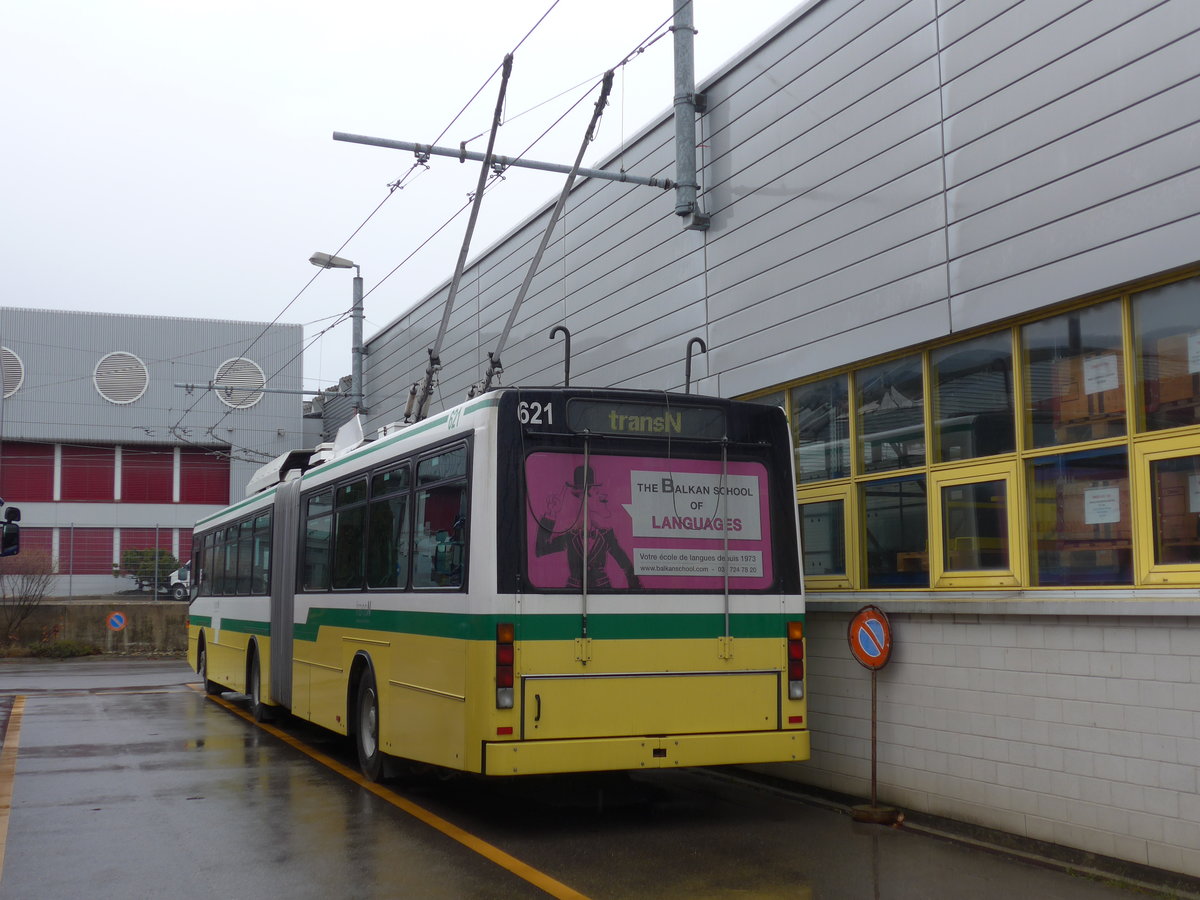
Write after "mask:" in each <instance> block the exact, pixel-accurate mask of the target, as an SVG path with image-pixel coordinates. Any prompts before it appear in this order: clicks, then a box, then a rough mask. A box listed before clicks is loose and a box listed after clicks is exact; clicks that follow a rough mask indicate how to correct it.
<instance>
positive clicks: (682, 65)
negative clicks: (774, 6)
mask: <svg viewBox="0 0 1200 900" xmlns="http://www.w3.org/2000/svg"><path fill="white" fill-rule="evenodd" d="M672 3H678V4H679V5H678V6H677V7H676V9H675V24H674V25H672V26H671V31H672V32H673V34H674V36H675V181H676V184H675V215H677V216H690V218H689V219H688V220H687V224H685V225H684V227H685V228H687V229H689V230H691V231H704V230H705V229H707V228H708V226H709V217H708V216H706V215H704V214H703V213H701V212H700V203H699V201H698V200H697V195H698V194H699V191H700V179H699V177H698V175H697V172H696V146H697V141H696V108H697V105H698V104H697V99H698V95H697V94H696V58H695V51H694V47H693V43H694V41H693V39H694V37H695V35H696V28H695V26H694V25H693V24H692V2H691V0H672Z"/></svg>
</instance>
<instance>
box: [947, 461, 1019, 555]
mask: <svg viewBox="0 0 1200 900" xmlns="http://www.w3.org/2000/svg"><path fill="white" fill-rule="evenodd" d="M1007 487H1008V486H1007V484H1006V483H1005V482H1004V480H1003V479H999V480H996V481H980V482H975V483H973V484H953V485H946V486H945V487H943V488H942V548H943V554H944V556H943V560H944V565H945V568H946V570H947V571H955V572H966V571H978V570H982V569H1008V568H1010V566H1009V561H1008V495H1007Z"/></svg>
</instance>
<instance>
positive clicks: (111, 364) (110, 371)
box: [92, 350, 150, 403]
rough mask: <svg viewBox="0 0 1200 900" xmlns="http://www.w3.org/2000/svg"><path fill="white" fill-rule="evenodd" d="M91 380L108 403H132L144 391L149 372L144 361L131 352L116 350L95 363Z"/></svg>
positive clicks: (147, 382) (147, 383)
mask: <svg viewBox="0 0 1200 900" xmlns="http://www.w3.org/2000/svg"><path fill="white" fill-rule="evenodd" d="M92 381H94V382H95V384H96V390H97V391H98V392H99V394H100V396H101V397H103V398H104V399H105V400H107V401H108V402H109V403H132V402H133V401H134V400H137V399H139V398H140V397H141V396H142V394H144V393H146V386H147V385H149V383H150V374H149V372H147V371H146V364H145V363H144V362H142V361H141V360H140V359H138V358H137V357H136V356H134V355H133V354H132V353H126V352H125V351H123V350H118V351H117V352H116V353H110V354H108V356H106V357H104V359H102V360H100V362H98V363H96V373H95V375H93V376H92Z"/></svg>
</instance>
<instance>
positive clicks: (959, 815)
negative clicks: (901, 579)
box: [770, 612, 1200, 876]
mask: <svg viewBox="0 0 1200 900" xmlns="http://www.w3.org/2000/svg"><path fill="white" fill-rule="evenodd" d="M850 614H851V613H845V614H842V613H828V612H810V613H809V617H808V672H809V704H810V713H809V716H810V722H811V726H812V730H813V738H812V759H811V760H810V761H809V762H807V763H804V764H798V765H788V766H780V767H776V768H772V769H771V770H770V771H771V772H772V774H776V775H782V776H783V777H786V778H790V779H793V780H796V781H800V782H803V783H806V784H812V785H815V786H818V787H823V788H827V789H830V790H836V791H841V792H843V793H848V794H853V795H856V796H861V797H867V796H869V795H870V760H871V748H870V735H871V728H870V697H871V693H870V691H871V676H870V673H869V672H868V671H867V670H866V669H864V668H862V667H861V666H859V665H858V664H857V663H856V662H854V661H853V660H852V658H851V657H850V652H849V648H848V647H847V644H846V624H847V622H848V621H849V616H850ZM889 618H890V620H891V623H892V628H893V631H894V634H895V645H894V649H893V657H892V661H891V663H890V664H889V665H888V666H887V667H886V668H885V669H883V670H882V671H881V672H880V673H879V676H878V688H879V701H878V707H879V724H878V732H879V746H878V777H879V786H878V792H879V799H880V802H881V803H890V804H894V805H897V806H899V807H901V808H907V809H910V810H920V811H923V812H929V813H933V814H936V815H940V816H946V817H949V818H953V819H958V820H960V821H965V822H971V823H975V824H979V825H983V826H987V827H990V828H997V829H1001V830H1003V831H1008V832H1011V833H1014V834H1018V835H1024V836H1027V837H1031V838H1036V839H1038V840H1044V841H1052V842H1054V843H1058V844H1064V845H1068V846H1071V847H1076V848H1079V849H1083V850H1088V851H1091V852H1095V853H1100V854H1104V855H1106V856H1112V857H1117V858H1120V859H1126V860H1130V861H1132V862H1136V863H1141V864H1144V865H1151V866H1157V867H1160V868H1164V869H1169V870H1171V871H1176V872H1182V873H1186V874H1188V875H1193V876H1200V618H1197V617H1185V616H1180V617H1149V616H1139V617H1134V616H1078V617H1075V616H1064V615H1045V616H1042V615H1026V616H1020V615H994V616H993V615H978V616H977V615H963V614H946V615H936V614H915V613H910V614H898V613H889Z"/></svg>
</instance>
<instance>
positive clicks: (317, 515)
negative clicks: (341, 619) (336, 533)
mask: <svg viewBox="0 0 1200 900" xmlns="http://www.w3.org/2000/svg"><path fill="white" fill-rule="evenodd" d="M304 510H305V515H304V548H303V559H302V560H301V578H300V587H301V590H305V591H327V590H329V584H330V575H331V574H332V573H331V566H330V563H331V558H330V551H331V549H332V548H331V546H330V543H331V540H332V538H333V493H332V491H325V492H323V493H320V494H314V495H313V496H311V497H309V498H308V501H307V502H306V503H305V507H304Z"/></svg>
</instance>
